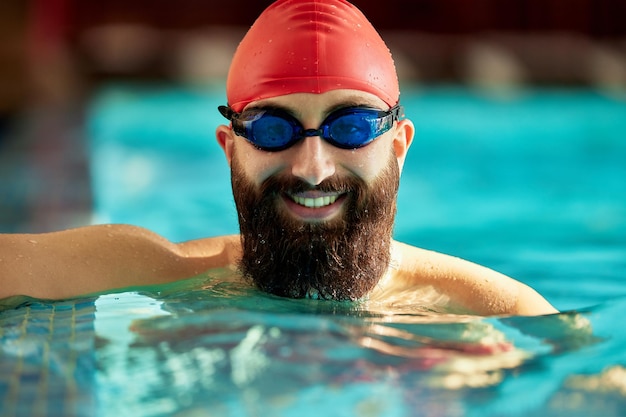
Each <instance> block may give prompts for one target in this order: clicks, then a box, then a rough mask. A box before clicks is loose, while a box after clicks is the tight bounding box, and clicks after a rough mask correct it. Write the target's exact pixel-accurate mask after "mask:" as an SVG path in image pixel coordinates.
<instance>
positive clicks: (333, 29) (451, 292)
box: [0, 0, 556, 315]
mask: <svg viewBox="0 0 626 417" xmlns="http://www.w3.org/2000/svg"><path fill="white" fill-rule="evenodd" d="M226 93H227V104H226V105H224V106H220V108H219V111H220V112H221V113H222V115H223V116H225V117H226V118H227V119H228V120H229V121H230V123H229V124H228V125H222V126H219V127H218V128H217V131H216V137H217V140H218V142H219V144H220V145H221V147H222V148H223V150H224V153H225V156H226V158H227V161H228V163H229V165H230V167H231V182H232V188H233V195H234V198H235V203H236V206H237V211H238V216H239V217H238V218H239V225H240V235H239V236H220V237H213V238H207V239H200V240H196V241H190V242H183V243H178V244H174V243H171V242H169V241H167V240H165V239H164V238H162V237H160V236H157V235H155V234H153V233H151V232H149V231H147V230H145V229H141V228H137V227H133V226H127V225H103V226H88V227H84V228H78V229H73V230H66V231H61V232H56V233H49V234H40V235H0V259H3V260H4V261H3V271H2V274H1V275H0V297H6V296H11V295H18V294H21V295H30V296H34V297H41V298H66V297H71V296H76V295H79V294H85V293H93V292H98V291H107V290H110V289H113V288H121V287H128V286H131V285H132V286H135V285H149V284H158V283H165V282H171V281H174V280H178V279H184V278H188V277H192V276H194V275H197V274H200V273H203V272H206V271H208V270H210V269H212V268H224V267H236V268H237V269H238V271H239V273H240V274H241V279H242V285H248V284H246V283H250V285H255V286H256V287H258V288H259V289H260V290H263V291H266V292H269V293H272V294H275V295H279V296H284V297H293V298H302V297H315V298H322V299H331V300H359V299H363V298H366V297H372V298H376V297H386V296H393V294H394V293H395V292H397V291H406V289H407V288H414V289H416V290H417V289H420V288H431V289H432V290H434V291H435V292H436V293H438V294H440V295H442V296H443V297H445V298H446V299H448V300H449V303H450V306H453V307H454V308H455V309H459V308H460V309H462V310H464V311H468V312H472V313H475V314H482V315H492V314H528V315H532V314H549V313H554V312H556V310H555V309H554V308H553V307H552V306H551V305H550V304H549V303H548V302H547V301H546V300H545V299H544V298H543V297H542V296H540V295H539V294H538V293H537V292H535V291H534V290H532V289H531V288H529V287H528V286H526V285H524V284H522V283H520V282H518V281H516V280H513V279H511V278H509V277H506V276H504V275H502V274H499V273H497V272H495V271H492V270H490V269H488V268H484V267H481V266H479V265H476V264H473V263H470V262H467V261H464V260H461V259H458V258H454V257H450V256H447V255H443V254H439V253H434V252H430V251H426V250H423V249H420V248H416V247H412V246H408V245H405V244H402V243H400V242H396V241H394V240H393V239H392V230H393V223H394V218H395V213H396V197H397V192H398V184H399V178H400V173H401V171H402V167H403V164H404V161H405V157H406V153H407V151H408V149H409V147H410V145H411V141H412V139H413V133H414V128H413V124H412V123H411V121H410V120H409V119H407V118H404V113H403V109H402V106H401V104H400V91H399V86H398V79H397V75H396V70H395V67H394V62H393V59H392V57H391V54H390V52H389V50H388V48H387V46H386V45H385V43H384V41H383V40H382V39H381V37H380V36H379V34H378V33H377V32H376V30H375V29H374V28H373V27H372V25H371V24H370V22H369V21H368V20H367V19H366V17H365V16H364V15H363V14H362V13H361V12H360V11H359V10H358V9H357V8H356V7H355V6H353V5H352V4H350V3H348V2H346V1H343V0H332V1H331V0H323V1H322V0H279V1H277V2H275V3H274V4H272V5H271V6H269V7H268V8H267V9H266V10H265V11H264V12H263V13H262V14H261V15H260V16H259V18H258V19H257V20H256V22H255V23H254V25H253V26H252V27H251V28H250V30H249V31H248V33H247V34H246V36H245V37H244V39H243V40H242V42H241V43H240V45H239V47H238V48H237V51H236V52H235V55H234V57H233V61H232V64H231V68H230V71H229V74H228V80H227V85H226Z"/></svg>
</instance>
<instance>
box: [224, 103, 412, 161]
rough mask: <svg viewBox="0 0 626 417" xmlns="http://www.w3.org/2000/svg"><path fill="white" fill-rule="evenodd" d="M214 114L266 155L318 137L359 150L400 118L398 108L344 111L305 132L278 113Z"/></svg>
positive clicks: (285, 114)
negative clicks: (225, 120)
mask: <svg viewBox="0 0 626 417" xmlns="http://www.w3.org/2000/svg"><path fill="white" fill-rule="evenodd" d="M218 110H219V111H220V113H221V114H222V116H224V117H225V118H227V119H228V120H230V121H232V126H233V131H234V132H235V133H236V134H237V135H239V136H243V137H244V138H246V139H247V140H248V142H250V143H251V144H253V145H254V146H255V147H257V148H258V149H261V150H265V151H270V152H276V151H282V150H284V149H287V148H289V147H290V146H292V145H294V144H295V143H296V142H298V141H300V140H301V139H304V138H307V137H312V136H320V137H321V138H322V139H324V140H325V141H327V142H329V143H331V144H332V145H334V146H336V147H338V148H342V149H356V148H361V147H363V146H366V145H368V144H369V143H371V142H372V141H373V140H374V139H376V138H377V137H379V136H380V135H382V134H383V133H385V132H387V131H388V130H389V129H391V127H392V126H393V123H394V122H395V121H396V120H398V119H399V118H400V117H401V116H403V108H402V106H401V105H400V104H396V105H395V106H394V107H392V108H391V109H389V110H387V111H384V110H378V109H373V108H369V107H346V108H343V109H339V110H336V111H334V112H332V113H331V114H329V115H328V116H327V117H326V119H325V120H324V121H323V122H322V125H321V126H320V127H319V128H318V129H305V128H304V127H303V126H302V124H301V123H300V122H299V121H298V119H296V118H295V117H293V116H292V115H291V114H289V113H288V112H286V111H285V110H281V109H276V108H261V109H251V110H246V111H244V112H243V113H237V112H235V111H233V110H232V109H231V108H230V107H228V106H219V107H218Z"/></svg>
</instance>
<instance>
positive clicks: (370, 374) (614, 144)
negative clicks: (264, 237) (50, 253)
mask: <svg viewBox="0 0 626 417" xmlns="http://www.w3.org/2000/svg"><path fill="white" fill-rule="evenodd" d="M223 97H224V93H223V86H217V87H216V88H215V89H214V90H208V91H202V92H198V91H187V90H183V89H178V88H139V87H135V86H113V87H111V88H108V89H106V90H104V91H102V92H101V94H99V95H98V96H97V97H96V98H95V99H94V101H93V105H92V106H91V109H90V117H89V125H88V132H89V137H90V142H91V143H90V145H91V156H92V157H91V169H92V182H93V187H94V193H95V194H94V202H95V210H94V222H119V223H132V224H137V225H142V226H145V227H148V228H150V229H152V230H155V231H157V232H159V233H161V234H163V235H164V236H166V237H168V238H169V239H172V240H174V241H179V240H186V239H192V238H198V237H202V236H209V235H216V234H224V233H236V232H237V224H236V216H235V211H234V204H233V201H232V198H231V196H230V188H229V187H230V184H229V173H228V167H227V165H226V162H225V161H224V158H223V155H222V154H221V150H220V149H219V147H218V146H217V144H216V143H215V140H214V137H213V132H214V129H215V126H216V125H217V124H218V123H222V120H220V117H221V116H219V114H217V112H216V110H215V109H216V106H217V105H218V104H223V103H222V100H223ZM402 101H403V103H404V105H405V107H406V113H407V116H409V117H410V118H411V119H413V120H414V122H415V125H416V132H417V134H416V139H415V141H414V143H413V146H412V149H411V150H410V153H409V157H408V158H407V162H406V165H405V169H404V172H403V177H402V183H401V189H400V196H399V208H398V218H397V223H396V228H395V236H396V238H397V239H398V240H401V241H404V242H407V243H411V244H414V245H418V246H422V247H426V248H429V249H434V250H438V251H442V252H446V253H450V254H454V255H457V256H461V257H463V258H466V259H470V260H472V261H475V262H478V263H481V264H485V265H487V266H489V267H492V268H494V269H497V270H499V271H501V272H504V273H506V274H507V275H511V276H513V277H516V278H518V279H520V280H521V281H524V282H526V283H528V284H530V285H531V286H533V287H534V288H536V289H537V290H538V291H539V292H541V293H542V294H543V295H544V296H546V298H548V299H549V300H550V301H551V302H552V303H553V304H554V305H555V306H556V307H557V308H559V309H560V310H561V311H563V313H562V314H558V315H553V316H547V317H494V318H479V317H470V316H454V315H447V314H436V313H433V312H431V311H429V309H428V308H425V307H424V306H425V305H427V304H428V302H429V300H430V298H429V294H428V293H421V294H416V295H415V296H414V297H413V298H405V299H404V300H403V302H402V303H394V302H392V301H389V302H387V303H385V302H379V303H374V302H369V301H367V300H364V301H363V302H360V303H339V302H328V301H317V300H289V299H281V298H278V297H273V296H270V295H267V294H263V293H260V292H258V291H257V290H255V289H253V288H247V287H242V286H241V284H239V283H238V282H237V281H236V280H234V278H233V276H232V274H231V273H230V272H229V271H225V270H216V271H209V272H207V273H206V274H202V275H200V276H198V277H193V278H190V279H189V280H186V281H182V282H179V283H175V284H170V285H165V286H158V287H149V288H141V289H137V288H135V289H127V290H119V291H116V292H112V293H110V294H103V295H99V296H92V297H85V298H80V299H77V300H66V301H58V302H45V301H42V300H33V299H13V300H5V301H4V302H3V303H4V304H3V305H4V308H3V311H1V312H0V325H1V327H0V369H1V372H0V415H2V416H5V415H6V416H31V415H51V416H52V415H58V416H118V415H133V416H200V415H202V416H204V415H217V416H308V415H319V414H320V413H323V414H324V415H329V416H354V415H359V416H361V415H363V416H514V415H519V416H526V415H542V416H589V415H594V416H595V415H602V416H620V415H623V412H624V411H623V410H624V409H626V334H624V332H623V330H622V326H621V317H623V316H624V315H625V314H626V298H625V296H626V284H625V283H624V278H625V275H626V274H625V273H626V181H624V178H626V138H625V137H624V135H626V133H625V132H626V101H624V99H623V98H620V97H616V96H609V95H603V94H600V93H599V92H596V91H592V90H567V89H566V90H562V89H544V90H528V91H522V92H519V93H518V94H516V95H509V96H488V95H485V94H481V93H477V92H474V91H470V90H466V89H461V88H454V87H449V88H432V89H411V88H406V89H405V90H404V93H403V95H402Z"/></svg>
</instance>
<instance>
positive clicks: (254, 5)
mask: <svg viewBox="0 0 626 417" xmlns="http://www.w3.org/2000/svg"><path fill="white" fill-rule="evenodd" d="M270 3H271V2H270V1H259V0H235V1H232V2H209V1H206V0H178V1H176V2H174V1H171V0H108V1H100V2H95V1H85V0H30V1H29V0H1V1H0V232H44V231H49V230H57V229H62V228H66V227H71V226H77V225H81V224H87V223H89V222H91V214H92V212H91V209H92V201H93V198H92V196H93V193H92V189H91V188H92V185H91V181H90V174H89V172H90V171H89V160H88V159H89V158H88V149H87V148H88V138H87V137H86V133H85V129H84V126H85V110H86V106H87V105H88V103H90V101H91V100H92V98H93V96H94V94H97V92H98V91H100V90H101V88H102V87H103V86H106V85H109V84H111V83H120V82H122V83H125V82H130V83H133V84H135V85H142V84H146V85H148V84H159V85H175V86H184V87H185V88H191V89H198V90H202V89H206V88H212V86H216V85H217V86H221V85H223V83H224V79H225V75H226V72H227V69H228V65H229V62H230V59H231V57H232V54H233V52H234V50H235V48H236V45H237V43H238V42H239V40H240V39H241V37H242V36H243V34H244V33H245V31H246V29H247V28H248V27H249V26H250V25H251V24H252V22H253V21H254V19H255V18H256V16H257V15H258V14H259V13H260V12H261V11H262V10H263V9H264V8H265V7H266V6H267V5H268V4H270ZM354 3H355V4H356V5H357V6H358V7H359V8H360V9H361V10H362V11H363V12H364V13H365V15H366V16H368V18H369V19H370V20H371V21H372V23H373V24H374V26H375V27H377V28H378V29H379V31H380V32H381V34H382V36H383V38H384V39H385V40H386V42H387V44H388V46H389V47H390V49H391V50H392V53H393V55H394V58H395V61H396V65H397V67H398V73H399V77H400V80H401V84H402V85H403V86H407V87H408V86H411V87H413V86H432V85H463V86H468V87H470V88H479V89H482V90H484V91H488V92H492V93H494V94H498V95H502V94H503V95H506V94H510V92H511V91H516V90H518V89H524V88H527V87H529V86H530V87H534V86H567V87H585V88H587V87H591V88H593V89H597V90H598V91H602V92H605V93H606V94H609V95H612V96H615V97H622V98H623V97H624V96H625V94H626V23H625V22H626V1H623V0H506V1H502V0H471V1H468V0H387V1H380V0H377V1H370V0H355V1H354Z"/></svg>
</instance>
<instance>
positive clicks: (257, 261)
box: [231, 152, 400, 300]
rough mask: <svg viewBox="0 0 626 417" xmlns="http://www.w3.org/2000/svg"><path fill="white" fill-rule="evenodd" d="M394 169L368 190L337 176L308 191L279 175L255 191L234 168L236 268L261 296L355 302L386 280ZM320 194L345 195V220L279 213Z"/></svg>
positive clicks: (340, 216)
mask: <svg viewBox="0 0 626 417" xmlns="http://www.w3.org/2000/svg"><path fill="white" fill-rule="evenodd" d="M399 177H400V172H399V167H398V163H397V160H396V158H395V156H394V155H393V153H392V152H390V158H389V163H388V165H387V167H386V168H385V169H384V170H383V171H382V173H381V174H380V175H379V176H378V177H377V179H376V180H375V181H373V182H372V184H371V185H370V186H368V185H367V184H366V183H365V182H364V181H363V180H362V179H360V178H357V177H354V176H350V177H346V178H339V177H337V176H336V175H335V176H333V177H331V178H328V179H326V180H324V181H323V182H322V183H320V184H319V185H318V186H315V187H312V186H310V185H309V184H307V183H306V182H304V181H302V180H300V179H299V178H297V177H293V176H286V175H276V176H273V177H270V178H268V179H267V180H265V181H264V182H263V183H262V184H261V185H260V186H257V185H255V184H254V183H252V182H251V181H249V180H248V179H247V178H246V176H245V173H244V171H243V169H242V167H241V165H240V162H239V161H238V160H237V158H236V155H235V156H234V157H233V160H232V167H231V182H232V188H233V196H234V199H235V204H236V206H237V212H238V219H239V228H240V232H241V244H242V259H241V260H240V262H239V268H240V270H241V272H242V274H243V275H244V276H245V277H247V278H249V279H251V280H252V282H253V283H254V284H255V285H256V286H257V287H258V288H259V289H261V290H262V291H265V292H268V293H271V294H274V295H278V296H281V297H291V298H304V297H311V298H322V299H333V300H358V299H360V298H362V297H364V296H365V295H366V294H367V293H368V292H369V291H371V290H372V289H373V288H374V286H375V285H376V284H377V283H378V281H379V280H380V279H381V278H382V277H383V275H384V274H385V273H386V271H387V268H388V266H389V261H390V258H391V235H392V232H393V223H394V219H395V214H396V197H397V192H398V185H399ZM312 189H315V190H320V191H325V192H336V191H339V192H341V193H345V194H346V198H345V200H344V202H343V208H342V212H341V213H338V214H337V215H336V217H334V218H332V219H330V220H326V221H322V222H305V221H302V220H298V219H297V218H295V217H293V216H291V215H290V214H289V213H288V212H287V211H286V208H285V207H283V206H282V202H281V201H280V200H281V198H289V197H287V193H289V194H295V193H299V192H303V191H307V190H312Z"/></svg>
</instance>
